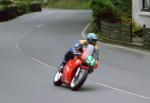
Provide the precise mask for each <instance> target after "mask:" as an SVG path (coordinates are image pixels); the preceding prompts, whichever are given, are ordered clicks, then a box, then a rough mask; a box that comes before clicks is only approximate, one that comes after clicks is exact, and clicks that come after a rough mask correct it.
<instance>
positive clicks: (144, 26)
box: [142, 24, 146, 45]
mask: <svg viewBox="0 0 150 103" xmlns="http://www.w3.org/2000/svg"><path fill="white" fill-rule="evenodd" d="M145 28H146V25H145V24H143V31H142V33H143V45H145V35H146V34H145Z"/></svg>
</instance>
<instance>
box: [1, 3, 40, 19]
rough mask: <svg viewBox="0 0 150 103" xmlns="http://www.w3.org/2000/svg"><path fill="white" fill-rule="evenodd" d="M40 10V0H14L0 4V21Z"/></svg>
mask: <svg viewBox="0 0 150 103" xmlns="http://www.w3.org/2000/svg"><path fill="white" fill-rule="evenodd" d="M37 11H41V3H40V2H31V3H30V2H28V3H27V2H16V3H14V4H12V5H2V6H0V21H6V20H9V19H12V18H15V17H17V16H20V15H23V14H25V13H29V12H37Z"/></svg>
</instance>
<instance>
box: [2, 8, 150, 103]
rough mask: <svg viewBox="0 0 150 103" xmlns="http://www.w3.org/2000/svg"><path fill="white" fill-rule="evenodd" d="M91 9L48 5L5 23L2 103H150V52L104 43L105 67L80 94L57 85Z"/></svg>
mask: <svg viewBox="0 0 150 103" xmlns="http://www.w3.org/2000/svg"><path fill="white" fill-rule="evenodd" d="M91 14H92V12H91V11H89V10H61V9H56V10H55V9H43V10H42V12H36V13H32V14H27V15H24V16H21V17H18V18H16V19H14V20H11V21H9V22H4V23H0V103H10V102H11V103H51V102H55V103H58V102H62V103H69V102H71V103H76V102H79V103H81V102H84V103H100V102H102V103H120V102H121V103H150V92H149V90H150V81H149V77H150V69H149V68H150V67H149V65H150V55H149V54H146V53H142V52H138V51H135V50H134V51H133V50H132V51H131V50H129V49H124V48H118V47H115V46H109V45H105V44H100V46H101V49H100V53H99V56H100V60H101V65H100V68H99V69H98V70H96V71H95V72H94V73H93V74H92V75H90V76H89V78H88V79H87V81H86V82H85V84H84V85H83V87H82V88H81V89H80V90H79V91H76V92H73V91H71V90H69V89H68V88H66V87H55V86H53V82H52V80H53V76H54V74H55V72H56V71H55V70H56V68H57V66H58V64H59V63H60V62H61V60H62V57H63V55H64V53H65V51H67V49H68V48H69V47H70V46H71V45H73V43H74V42H76V41H77V40H78V39H83V37H82V36H81V33H82V31H83V29H84V28H85V26H86V25H87V24H88V23H89V21H90V18H91Z"/></svg>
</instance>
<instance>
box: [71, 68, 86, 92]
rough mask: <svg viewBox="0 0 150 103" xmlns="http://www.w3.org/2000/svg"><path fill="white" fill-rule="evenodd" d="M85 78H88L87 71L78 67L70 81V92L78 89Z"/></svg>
mask: <svg viewBox="0 0 150 103" xmlns="http://www.w3.org/2000/svg"><path fill="white" fill-rule="evenodd" d="M87 76H88V70H85V69H81V68H80V67H79V68H78V69H77V71H76V73H75V75H74V77H73V79H72V81H71V84H70V88H71V90H73V91H75V90H77V89H79V88H80V87H81V86H82V85H83V83H84V82H85V80H86V78H87Z"/></svg>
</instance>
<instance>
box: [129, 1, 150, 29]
mask: <svg viewBox="0 0 150 103" xmlns="http://www.w3.org/2000/svg"><path fill="white" fill-rule="evenodd" d="M132 18H133V20H134V21H135V22H136V23H137V24H139V25H141V26H143V25H144V24H145V25H146V27H148V28H150V0H132Z"/></svg>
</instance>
